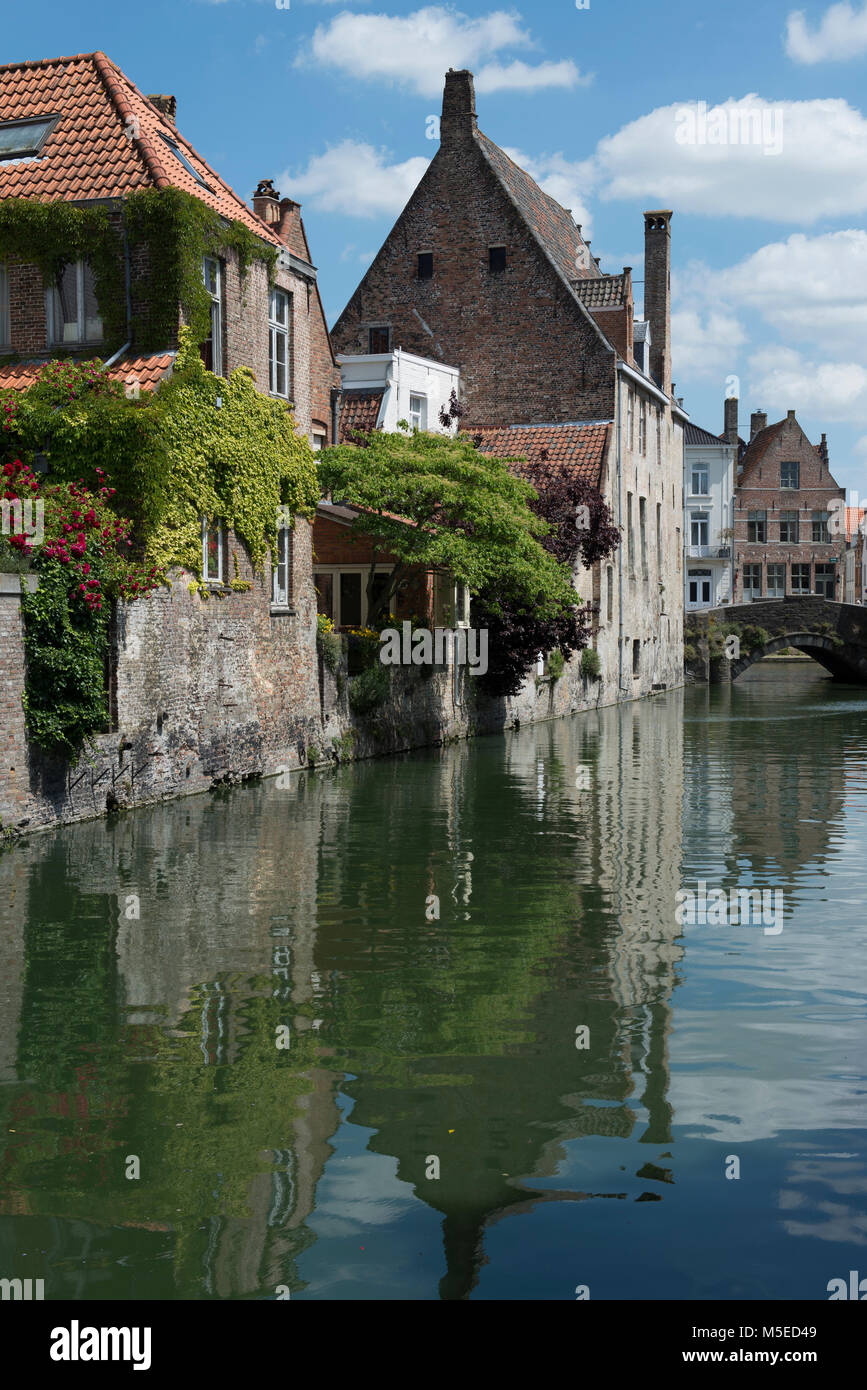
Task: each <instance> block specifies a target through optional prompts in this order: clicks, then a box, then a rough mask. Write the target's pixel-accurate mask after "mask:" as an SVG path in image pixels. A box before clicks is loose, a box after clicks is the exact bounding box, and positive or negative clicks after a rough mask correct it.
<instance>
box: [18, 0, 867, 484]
mask: <svg viewBox="0 0 867 1390" xmlns="http://www.w3.org/2000/svg"><path fill="white" fill-rule="evenodd" d="M3 40H4V41H3V45H2V59H0V61H2V62H4V63H5V62H17V61H21V60H24V59H28V58H29V59H35V58H49V57H58V56H60V55H62V54H63V55H65V54H74V53H86V52H91V51H92V50H93V49H96V48H99V49H102V50H103V51H104V52H105V53H107V54H108V56H109V57H110V58H111V59H112V61H113V62H115V63H116V64H117V65H118V66H119V67H121V68H122V69H123V70H124V72H125V73H126V74H127V75H128V76H129V77H130V78H131V79H132V81H133V82H135V83H136V85H137V86H138V87H139V88H140V89H141V90H142V91H144V92H146V93H150V92H166V93H172V94H174V95H175V96H176V98H177V102H178V126H179V128H180V130H181V131H182V132H183V134H184V135H185V136H186V138H187V139H188V140H190V141H191V142H192V144H193V145H194V146H195V147H196V149H197V150H198V151H199V152H200V153H201V154H202V155H203V156H204V157H205V158H206V159H207V160H208V162H209V163H210V164H212V165H213V166H214V167H215V168H216V169H218V170H219V172H220V173H221V175H222V176H223V177H224V178H225V179H226V180H227V181H228V182H229V183H230V184H231V185H232V186H233V187H234V188H235V189H236V190H237V192H238V193H239V194H240V195H241V196H242V197H244V198H246V199H247V200H248V201H249V199H250V197H251V195H252V191H253V189H254V188H255V186H256V184H257V182H258V181H259V180H260V179H262V178H272V179H274V181H275V185H276V187H277V188H278V189H279V191H280V193H281V195H283V196H286V195H289V196H291V197H293V198H295V199H297V200H298V201H299V202H300V203H301V204H302V216H303V218H304V222H305V226H306V229H307V234H308V238H309V240H310V245H311V253H312V257H313V260H314V262H315V264H316V265H317V267H318V271H319V283H320V288H321V291H322V295H323V299H324V303H325V309H326V315H327V317H328V321H329V323H333V322H334V321H335V319H336V318H337V316H338V315H339V313H340V311H341V310H342V308H343V306H344V304H345V303H346V301H347V300H348V299H349V297H350V295H351V294H352V291H353V290H354V289H355V287H356V285H357V283H358V281H359V280H360V278H361V276H362V275H363V273H364V269H365V267H366V266H367V265H368V264H369V262H370V260H371V259H372V257H373V256H374V254H375V253H376V251H377V250H378V248H379V247H380V245H381V244H382V242H383V241H384V239H385V237H386V235H387V233H388V231H389V229H390V227H391V225H392V223H393V221H394V219H395V217H396V216H397V214H398V213H399V212H400V210H401V208H402V207H403V205H404V203H405V202H406V200H407V198H408V197H409V195H410V193H411V192H412V189H413V188H414V187H415V185H416V183H417V182H418V180H419V178H420V177H421V175H422V174H423V172H424V170H425V168H426V166H427V163H428V162H429V160H430V159H431V158H432V157H433V155H434V153H435V152H436V148H437V144H436V129H435V122H434V121H433V120H432V119H431V118H432V117H436V116H438V114H439V111H440V106H441V100H442V83H443V76H444V74H445V71H446V69H447V68H449V67H455V68H470V69H471V70H472V71H473V72H474V74H475V83H476V105H477V110H478V115H479V126H480V128H481V129H482V130H483V131H484V132H485V133H486V134H487V135H488V136H490V138H491V139H493V140H494V141H496V143H497V144H499V145H501V146H502V147H503V148H504V149H506V150H507V151H508V153H509V154H510V155H511V156H512V158H513V159H516V160H517V161H518V162H519V163H521V164H522V165H523V167H524V168H526V169H527V170H528V171H529V172H530V173H531V174H532V175H533V176H534V177H535V178H536V179H537V180H538V181H539V182H540V183H541V184H542V186H543V187H544V188H545V189H546V190H547V191H548V192H549V193H551V194H552V195H553V196H554V197H555V198H557V200H558V201H559V202H561V203H562V204H563V205H564V206H566V207H568V208H571V210H572V212H573V215H574V217H575V220H576V221H577V222H580V223H581V224H582V226H583V229H584V235H585V236H588V235H589V236H590V237H591V238H592V252H593V254H594V255H596V256H599V257H600V258H601V268H602V269H603V270H607V271H611V272H617V271H619V270H621V269H622V267H623V266H624V265H631V266H632V267H633V281H634V282H635V292H636V299H637V300H638V301H639V302H640V296H641V294H642V290H643V286H642V284H641V283H640V282H641V281H642V278H643V270H642V259H643V242H644V232H643V216H642V214H643V212H644V210H645V209H654V208H662V207H666V208H672V209H673V210H674V218H673V219H672V294H673V328H672V343H673V358H674V370H673V375H674V378H675V381H676V383H677V388H676V390H677V395H678V396H682V397H683V400H684V406H685V408H686V410H687V411H688V412H689V415H690V417H691V418H692V420H694V421H695V423H696V424H699V425H701V426H702V427H703V428H705V429H709V430H711V431H713V432H714V433H719V432H720V431H721V430H722V426H723V399H724V396H725V395H726V393H727V392H728V393H729V394H737V395H738V396H739V400H740V421H741V434H742V435H744V436H746V437H748V434H749V415H750V413H751V412H752V411H755V410H763V411H765V412H766V413H767V415H768V419H769V421H773V420H775V419H779V418H781V417H782V416H784V415H785V412H786V410H788V409H795V410H796V411H797V414H798V419H799V421H800V422H801V424H802V425H803V427H804V429H805V430H806V431H807V433H808V435H809V436H810V438H811V439H812V440H813V441H814V442H818V439H819V436H820V435H821V433H822V432H823V431H824V432H825V433H827V436H828V444H829V449H830V455H831V469H832V472H833V474H834V476H835V477H836V479H837V482H838V483H839V484H840V486H842V487H845V488H846V489H847V491H848V492H849V494H850V495H849V497H848V501H849V503H850V505H856V504H857V503H858V502H867V230H865V213H867V114H865V111H864V109H862V108H864V107H865V105H867V0H854V3H853V4H851V5H850V4H848V3H842V4H840V3H837V4H832V5H828V4H826V3H824V0H819V2H818V3H808V4H806V5H805V6H803V7H802V8H797V4H796V5H794V6H793V5H792V4H789V3H786V2H785V0H783V2H782V3H777V0H764V3H762V4H756V3H755V0H727V3H726V4H725V5H717V6H712V7H711V6H707V5H702V4H698V3H695V0H693V3H689V4H687V3H685V0H666V2H663V3H654V4H651V3H649V2H648V0H645V3H639V0H588V3H586V4H585V3H582V4H581V5H580V7H579V5H578V4H576V3H574V0H533V3H532V4H530V3H528V0H521V2H520V3H518V4H516V5H515V6H514V7H513V6H509V5H500V4H496V3H494V4H485V3H474V2H473V0H463V3H461V4H459V5H454V6H453V5H447V4H429V5H424V4H422V5H419V4H417V3H412V0H410V2H409V3H401V2H400V0H336V3H327V0H326V2H323V0H149V3H148V4H147V6H145V7H139V6H135V5H121V4H112V5H109V4H108V3H107V0H76V3H75V4H74V5H70V4H69V3H68V0H66V2H65V3H60V0H41V3H40V4H39V5H38V6H37V5H15V6H9V5H7V6H6V7H5V11H4V24H3ZM856 494H857V496H856Z"/></svg>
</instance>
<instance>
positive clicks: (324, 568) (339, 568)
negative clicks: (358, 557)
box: [313, 565, 394, 627]
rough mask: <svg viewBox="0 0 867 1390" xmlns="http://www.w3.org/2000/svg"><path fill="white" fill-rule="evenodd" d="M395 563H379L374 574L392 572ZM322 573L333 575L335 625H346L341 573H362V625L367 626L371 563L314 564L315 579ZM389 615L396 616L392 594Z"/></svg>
mask: <svg viewBox="0 0 867 1390" xmlns="http://www.w3.org/2000/svg"><path fill="white" fill-rule="evenodd" d="M393 570H394V565H377V566H376V568H375V570H374V574H391V573H392V572H393ZM320 574H330V575H331V577H332V595H333V599H332V604H333V608H334V615H333V622H334V626H335V627H345V626H347V624H345V623H344V622H343V614H342V613H341V611H340V576H341V574H360V575H361V623H360V626H361V627H367V618H368V611H369V610H368V606H367V579H368V576H369V574H370V565H314V566H313V579H314V581H315V580H316V577H317V576H318V575H320ZM388 609H389V611H388V617H390V618H393V617H394V595H393V594H392V596H391V598H390V600H389V604H388Z"/></svg>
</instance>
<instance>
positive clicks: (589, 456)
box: [463, 421, 610, 487]
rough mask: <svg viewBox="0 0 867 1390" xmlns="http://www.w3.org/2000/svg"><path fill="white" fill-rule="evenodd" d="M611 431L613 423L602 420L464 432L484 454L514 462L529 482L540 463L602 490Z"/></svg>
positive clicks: (517, 471)
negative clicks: (556, 465)
mask: <svg viewBox="0 0 867 1390" xmlns="http://www.w3.org/2000/svg"><path fill="white" fill-rule="evenodd" d="M609 430H610V424H609V423H607V422H604V421H603V422H602V423H598V424H587V425H582V424H574V425H512V426H510V427H509V428H507V429H500V428H499V427H497V426H494V425H482V426H480V427H479V428H478V429H473V428H472V426H467V428H466V429H465V430H464V431H463V432H464V434H466V435H468V436H469V437H470V438H471V439H474V440H476V442H477V446H478V448H479V449H480V450H481V452H482V453H483V454H496V455H499V457H500V458H505V459H510V460H514V461H515V462H516V464H517V466H516V467H515V469H514V471H515V472H516V473H518V474H520V475H521V476H523V477H526V478H527V479H528V480H529V481H530V482H532V480H533V473H534V470H535V466H536V465H537V464H539V463H554V464H558V465H559V466H561V467H562V468H564V469H565V470H566V471H568V472H569V473H571V474H573V475H574V476H577V477H580V478H583V479H585V480H586V481H587V482H588V483H592V485H593V486H594V487H599V486H600V485H601V482H602V475H603V468H604V464H605V453H606V449H607V445H608V436H609ZM519 460H521V461H520V462H518V461H519Z"/></svg>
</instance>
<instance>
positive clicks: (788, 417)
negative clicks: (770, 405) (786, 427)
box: [786, 410, 795, 420]
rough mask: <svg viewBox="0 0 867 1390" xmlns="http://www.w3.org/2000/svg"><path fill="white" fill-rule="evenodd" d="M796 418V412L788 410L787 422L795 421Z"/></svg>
mask: <svg viewBox="0 0 867 1390" xmlns="http://www.w3.org/2000/svg"><path fill="white" fill-rule="evenodd" d="M794 418H795V412H794V410H787V411H786V419H787V420H794Z"/></svg>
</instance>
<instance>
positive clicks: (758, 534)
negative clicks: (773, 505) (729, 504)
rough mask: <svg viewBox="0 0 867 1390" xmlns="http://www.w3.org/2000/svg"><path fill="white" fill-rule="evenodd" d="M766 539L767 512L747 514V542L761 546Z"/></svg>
mask: <svg viewBox="0 0 867 1390" xmlns="http://www.w3.org/2000/svg"><path fill="white" fill-rule="evenodd" d="M767 539H768V514H767V512H747V540H748V541H758V542H759V543H761V544H763V543H764V542H765V541H766V540H767Z"/></svg>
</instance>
